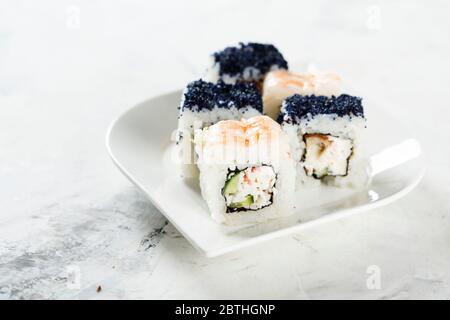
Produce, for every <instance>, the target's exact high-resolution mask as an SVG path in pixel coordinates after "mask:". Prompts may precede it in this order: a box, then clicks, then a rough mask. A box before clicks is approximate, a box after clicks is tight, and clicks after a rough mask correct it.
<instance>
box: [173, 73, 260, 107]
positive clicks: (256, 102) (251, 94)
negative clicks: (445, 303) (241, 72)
mask: <svg viewBox="0 0 450 320" xmlns="http://www.w3.org/2000/svg"><path fill="white" fill-rule="evenodd" d="M249 106H250V107H253V108H254V109H256V110H258V111H259V112H261V113H262V111H263V107H262V98H261V94H260V93H259V92H258V90H257V88H256V85H255V84H254V83H249V82H238V83H236V84H225V83H223V82H219V83H217V84H214V83H210V82H205V81H203V80H197V81H194V82H191V83H189V84H188V86H187V88H186V91H185V93H184V101H183V103H182V106H181V108H182V109H183V110H184V109H191V110H193V111H200V110H204V109H206V110H212V109H213V108H215V107H218V108H226V109H230V108H232V107H235V108H237V109H242V108H246V107H249Z"/></svg>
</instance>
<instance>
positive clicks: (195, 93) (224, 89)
mask: <svg viewBox="0 0 450 320" xmlns="http://www.w3.org/2000/svg"><path fill="white" fill-rule="evenodd" d="M261 113H262V99H261V95H260V94H259V92H258V90H257V89H256V86H255V85H254V84H253V83H237V84H234V85H231V84H225V83H223V82H219V83H216V84H214V83H210V82H205V81H203V80H197V81H194V82H191V83H189V84H188V86H187V87H186V89H185V90H184V92H183V95H182V99H181V105H180V114H179V117H178V130H177V137H176V140H177V145H178V152H179V154H178V159H180V160H181V163H182V175H183V176H184V177H192V176H195V175H196V167H195V154H194V147H193V138H194V131H195V130H196V129H201V128H204V127H207V126H210V125H212V124H214V123H216V122H218V121H221V120H232V119H236V120H238V119H241V118H250V117H253V116H256V115H260V114H261Z"/></svg>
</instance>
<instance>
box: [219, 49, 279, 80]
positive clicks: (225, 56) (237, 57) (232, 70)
mask: <svg viewBox="0 0 450 320" xmlns="http://www.w3.org/2000/svg"><path fill="white" fill-rule="evenodd" d="M213 56H214V59H215V61H216V62H218V63H220V70H219V74H220V75H224V74H228V75H230V76H236V75H241V74H242V73H243V72H244V69H245V68H247V67H253V68H255V69H257V70H259V71H260V73H261V75H264V74H265V73H267V72H268V71H270V69H271V67H272V66H274V65H275V66H277V67H278V68H279V69H287V68H288V64H287V61H286V60H285V59H284V57H283V55H282V54H281V53H280V51H278V49H277V48H275V46H274V45H271V44H261V43H254V42H249V43H247V44H244V43H242V42H241V43H239V46H237V47H227V48H225V49H224V50H222V51H219V52H215V53H214V54H213ZM254 80H258V79H254Z"/></svg>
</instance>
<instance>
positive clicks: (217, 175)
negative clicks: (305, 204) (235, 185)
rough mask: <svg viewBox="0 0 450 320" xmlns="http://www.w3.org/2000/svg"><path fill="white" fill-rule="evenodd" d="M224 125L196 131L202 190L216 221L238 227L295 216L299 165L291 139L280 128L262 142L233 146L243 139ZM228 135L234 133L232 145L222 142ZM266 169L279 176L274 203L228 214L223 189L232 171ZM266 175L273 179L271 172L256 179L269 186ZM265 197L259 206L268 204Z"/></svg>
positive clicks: (274, 187)
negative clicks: (297, 164)
mask: <svg viewBox="0 0 450 320" xmlns="http://www.w3.org/2000/svg"><path fill="white" fill-rule="evenodd" d="M258 118H260V117H258ZM264 118H267V117H264ZM267 119H269V118H267ZM272 122H273V121H272ZM273 123H274V124H273V125H274V126H278V124H276V123H275V122H273ZM224 125H225V124H224V123H223V122H219V123H218V124H216V125H213V126H210V127H208V128H205V129H203V130H196V132H195V150H196V153H197V154H198V157H199V159H198V167H199V170H200V187H201V191H202V195H203V198H204V199H205V200H206V202H207V204H208V207H209V209H210V212H211V216H212V218H213V219H214V220H216V221H218V222H220V223H224V224H228V225H235V224H245V223H255V222H262V221H265V220H267V219H272V218H277V217H281V216H286V215H289V214H291V213H293V196H294V190H295V163H294V162H293V159H292V156H291V153H290V149H289V142H288V140H287V136H286V135H285V134H284V133H283V132H282V131H281V130H280V129H279V126H278V129H275V130H271V131H270V137H266V136H261V137H260V138H259V139H258V142H255V143H251V144H249V145H248V146H243V145H241V144H239V143H232V141H236V139H239V138H242V137H241V136H239V135H235V134H234V133H233V130H229V129H227V128H224V127H223V126H224ZM224 133H226V134H230V139H228V140H227V141H230V143H227V144H221V143H218V141H220V139H221V136H222V135H223V134H224ZM262 166H269V167H270V168H271V169H272V170H273V172H274V174H275V175H276V181H275V183H274V185H273V190H272V193H273V196H272V201H273V203H271V204H270V205H268V206H266V207H262V208H261V209H259V210H258V209H256V206H255V209H256V210H255V211H238V212H230V213H227V201H226V199H225V197H224V195H223V193H222V190H223V188H224V185H225V182H226V181H227V179H228V178H229V172H230V171H236V170H246V169H248V168H251V167H262ZM266 174H267V175H268V177H269V180H270V174H268V173H267V172H262V174H256V176H255V177H253V179H257V178H261V179H262V181H261V183H262V184H266V182H267V183H269V181H268V180H267V181H266V179H265V178H264V176H266ZM258 181H259V179H258ZM269 189H270V188H269ZM247 191H248V192H250V194H254V195H256V196H259V195H261V193H258V191H255V190H251V189H248V190H247ZM244 193H245V192H244ZM262 197H263V198H262V200H261V202H260V203H259V204H258V205H257V206H259V205H264V204H265V201H266V200H267V198H264V196H262ZM264 199H265V200H264Z"/></svg>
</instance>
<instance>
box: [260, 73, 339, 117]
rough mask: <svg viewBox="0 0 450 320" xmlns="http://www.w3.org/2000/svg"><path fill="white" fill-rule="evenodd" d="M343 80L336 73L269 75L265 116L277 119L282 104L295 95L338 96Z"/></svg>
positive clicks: (265, 83)
mask: <svg viewBox="0 0 450 320" xmlns="http://www.w3.org/2000/svg"><path fill="white" fill-rule="evenodd" d="M341 82H342V81H341V78H340V77H339V76H338V75H337V74H335V73H330V72H328V73H326V72H317V71H314V72H307V73H292V72H289V71H287V70H276V71H271V72H269V73H267V75H266V77H265V79H264V83H263V90H262V91H263V105H264V114H266V115H268V116H270V117H272V119H277V117H278V114H279V113H280V107H281V103H282V102H283V100H284V99H286V98H287V97H289V96H292V95H293V94H296V93H297V94H300V95H313V94H314V95H316V96H327V97H331V96H333V95H334V96H338V95H339V94H340V93H341V85H342V84H341Z"/></svg>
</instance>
